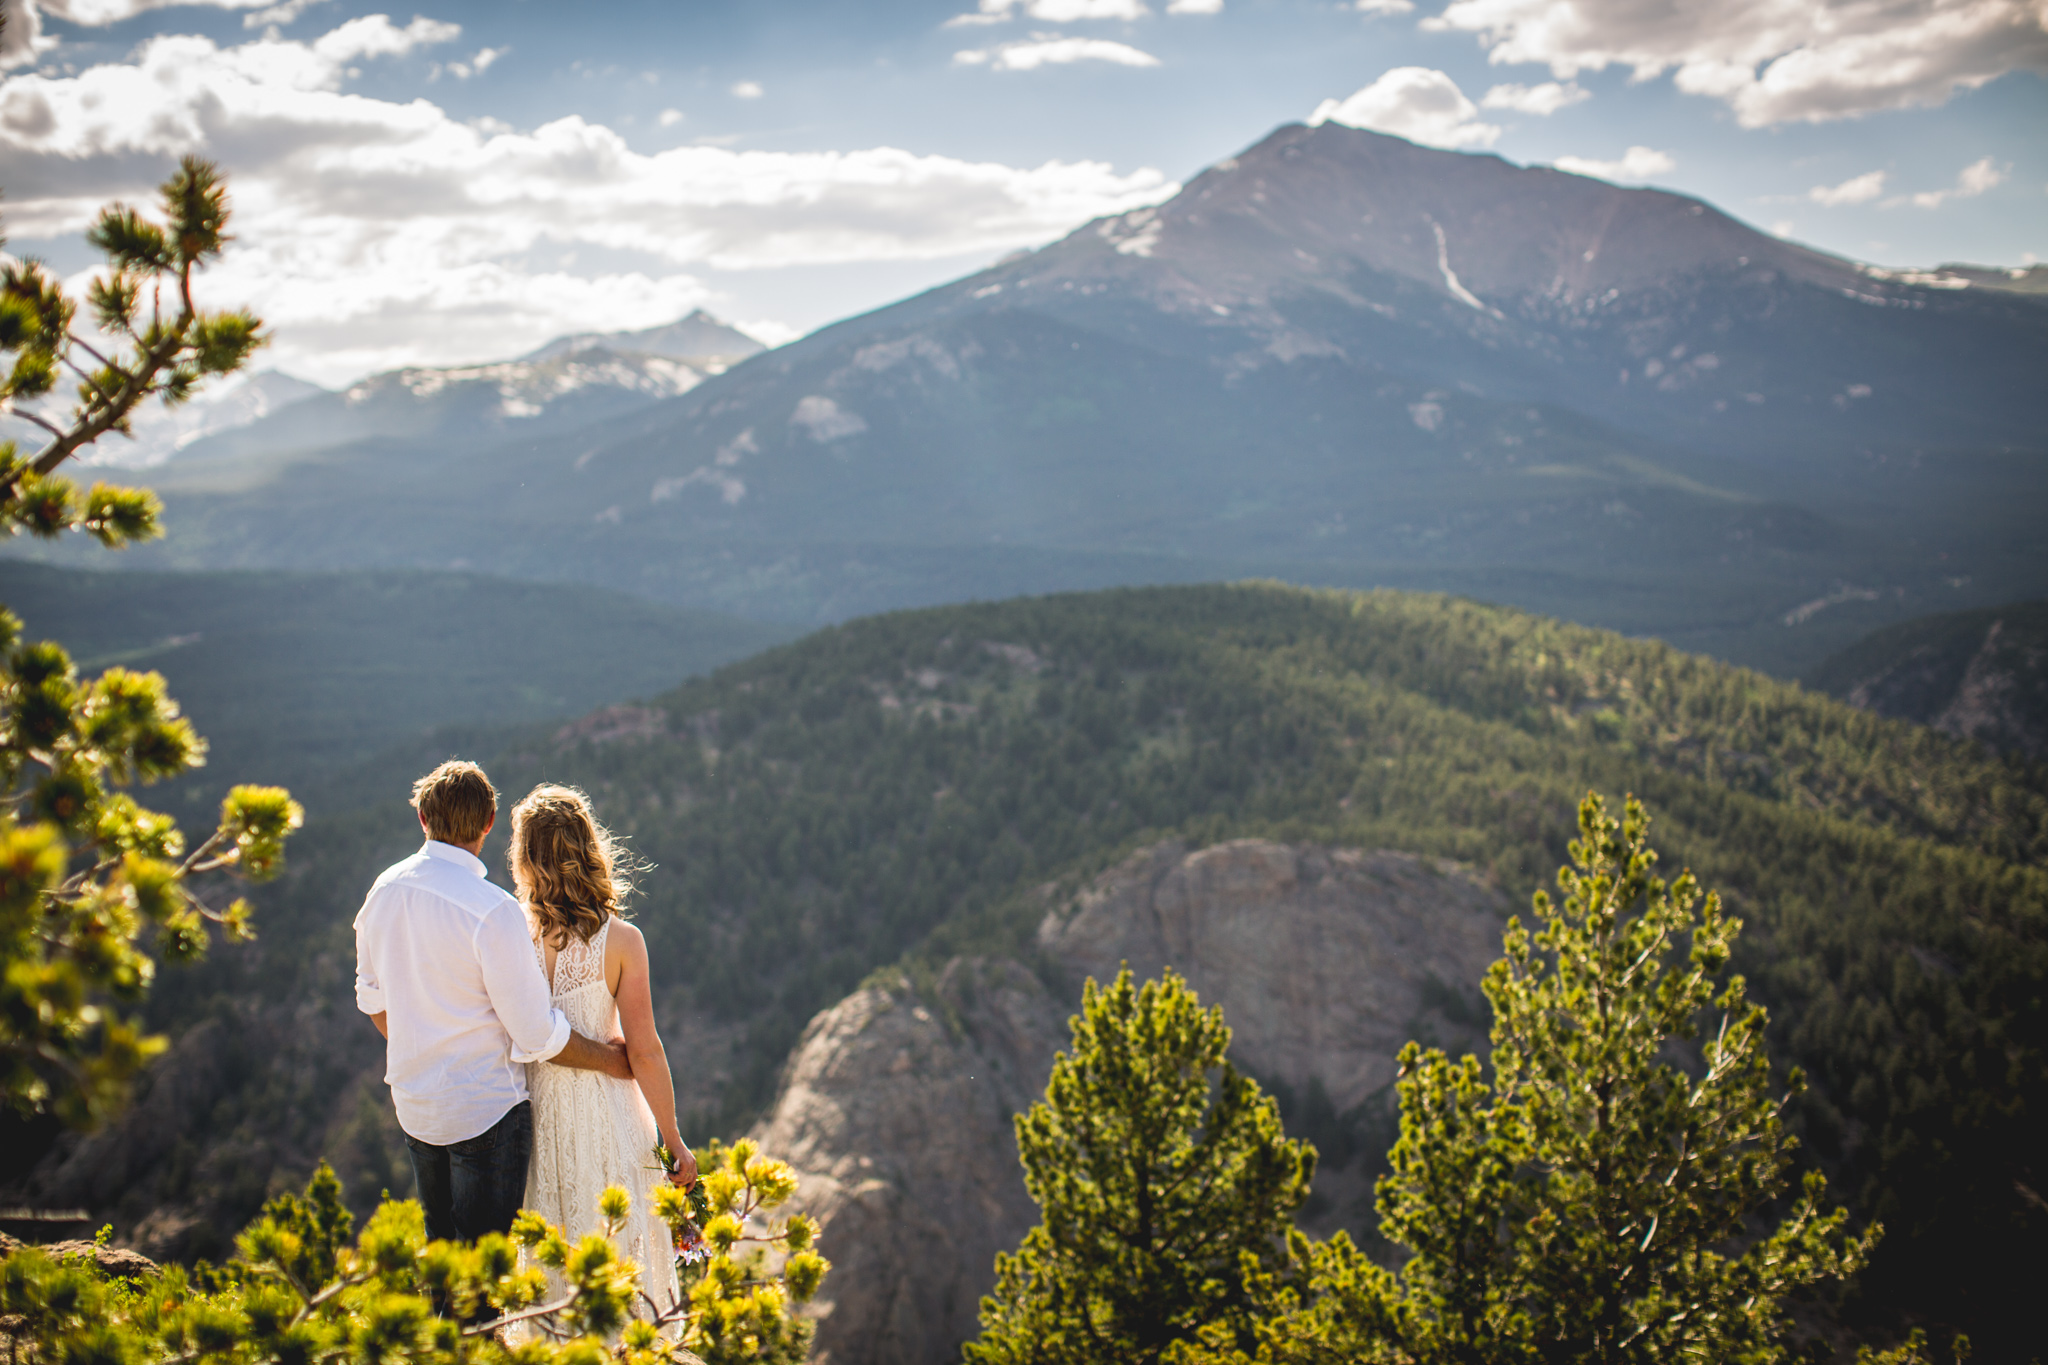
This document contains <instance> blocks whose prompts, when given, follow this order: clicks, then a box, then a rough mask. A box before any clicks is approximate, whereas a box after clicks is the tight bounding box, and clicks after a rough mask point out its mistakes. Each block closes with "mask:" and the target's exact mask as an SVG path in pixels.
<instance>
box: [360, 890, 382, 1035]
mask: <svg viewBox="0 0 2048 1365" xmlns="http://www.w3.org/2000/svg"><path fill="white" fill-rule="evenodd" d="M369 920H370V908H369V906H367V905H366V906H364V907H363V913H362V914H360V915H357V916H356V1008H357V1009H359V1010H361V1011H362V1012H363V1013H364V1014H383V1013H385V1012H386V1011H387V1010H389V1009H390V1005H389V1003H388V1002H387V1001H386V1000H385V999H384V983H383V982H382V981H379V980H378V979H377V963H376V959H375V958H374V957H373V956H372V954H371V951H370V949H371V943H370V935H371V933H372V928H371V926H370V923H369Z"/></svg>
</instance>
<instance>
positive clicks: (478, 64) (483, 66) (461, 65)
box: [427, 47, 512, 81]
mask: <svg viewBox="0 0 2048 1365" xmlns="http://www.w3.org/2000/svg"><path fill="white" fill-rule="evenodd" d="M511 50H512V49H511V48H509V47H486V48H481V49H479V50H478V52H477V54H476V56H474V57H471V58H470V59H469V60H468V61H466V62H449V63H448V64H447V65H445V66H443V65H442V64H441V63H439V62H435V63H434V65H433V66H432V67H431V68H430V69H429V70H428V72H427V79H428V80H435V79H438V78H439V76H440V75H441V73H442V72H443V71H445V72H447V73H448V74H449V75H451V76H453V77H454V78H455V79H456V80H458V81H466V80H468V79H469V78H470V77H471V76H481V75H483V74H484V72H486V71H488V70H490V69H491V63H492V62H495V61H497V60H498V58H500V57H502V56H504V55H505V54H506V53H507V52H510V51H511Z"/></svg>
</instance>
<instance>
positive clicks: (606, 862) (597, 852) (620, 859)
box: [512, 783, 641, 949]
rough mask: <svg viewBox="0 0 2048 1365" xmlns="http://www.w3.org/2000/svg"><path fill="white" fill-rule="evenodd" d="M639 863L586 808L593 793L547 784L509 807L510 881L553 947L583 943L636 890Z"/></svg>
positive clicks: (620, 911) (620, 908)
mask: <svg viewBox="0 0 2048 1365" xmlns="http://www.w3.org/2000/svg"><path fill="white" fill-rule="evenodd" d="M640 870H641V869H640V868H639V867H638V866H636V865H635V863H634V861H633V859H632V858H631V857H630V856H629V855H628V854H627V853H626V851H625V850H624V849H622V848H620V847H619V844H618V841H617V840H616V839H614V838H613V837H612V835H611V832H610V831H609V830H607V829H606V828H605V827H604V826H603V825H600V824H599V823H598V822H597V817H596V816H595V815H592V814H591V813H590V798H589V797H587V796H585V795H584V794H583V793H582V792H580V791H578V790H576V789H575V788H574V787H559V786H555V785H554V784H552V783H548V784H545V785H542V786H539V787H535V788H534V789H533V790H532V791H530V792H528V793H527V794H526V796H525V798H524V799H522V800H521V801H520V803H519V804H518V805H516V806H514V807H513V808H512V885H513V888H514V889H515V890H517V891H518V893H519V902H520V904H521V905H524V906H525V907H526V911H527V913H528V914H530V915H532V916H533V918H534V922H535V923H536V924H538V925H539V927H540V931H541V935H542V937H544V938H545V939H546V940H547V942H548V943H549V944H550V945H551V946H552V947H554V948H557V949H560V948H563V947H566V946H567V945H568V942H569V935H571V934H574V935H576V937H578V938H580V939H582V940H583V941H584V942H585V943H588V942H590V939H591V936H592V935H593V934H595V933H596V932H597V931H598V930H599V929H601V928H603V927H604V924H605V921H606V920H607V919H609V918H611V917H612V916H613V915H617V916H619V917H620V918H621V919H623V918H625V915H624V912H623V909H622V907H623V906H624V905H625V901H626V897H628V896H630V895H631V894H632V893H633V877H634V874H635V873H637V872H639V871H640Z"/></svg>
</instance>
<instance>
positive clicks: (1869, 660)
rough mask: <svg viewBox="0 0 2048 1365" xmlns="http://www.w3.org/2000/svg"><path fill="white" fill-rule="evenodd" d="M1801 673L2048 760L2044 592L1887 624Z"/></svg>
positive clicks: (1858, 697)
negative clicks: (2037, 597)
mask: <svg viewBox="0 0 2048 1365" xmlns="http://www.w3.org/2000/svg"><path fill="white" fill-rule="evenodd" d="M1806 681H1807V684H1808V685H1809V686H1811V687H1816V688H1818V689H1820V690H1821V691H1824V692H1827V693H1828V694H1829V695H1831V696H1834V697H1836V698H1838V699H1840V700H1842V701H1846V702H1848V703H1849V705H1851V706H1857V707H1861V708H1863V709H1864V710H1866V711H1875V712H1877V713H1878V714H1879V715H1882V716H1896V717H1898V718H1899V719H1901V720H1911V721H1918V722H1919V723H1920V724H1922V725H1926V726H1931V727H1932V728H1934V729H1936V730H1940V731H1942V732H1944V733H1946V734H1951V735H1954V736H1955V737H1956V738H1958V739H1974V740H1977V741H1978V742H1980V743H1982V744H1985V745H1988V746H1990V747H1991V748H1993V749H1996V750H1998V751H2000V752H2002V753H2009V754H2018V755H2021V756H2023V757H2025V758H2030V759H2033V760H2034V761H2036V762H2040V761H2043V760H2048V602H2014V603H2012V604H2010V605H2008V606H2004V607H1997V608H1993V609H1991V610H1986V611H1967V612H1951V613H1946V614H1943V615H1940V616H1923V617H1919V618H1917V619H1915V620H1911V621H1904V622H1901V623H1900V624H1898V625H1895V626H1888V627H1886V628H1885V629H1883V630H1880V631H1876V632H1873V633H1872V634H1870V635H1868V636H1866V637H1864V638H1863V639H1862V640H1859V641H1857V642H1856V643H1855V644H1853V645H1851V646H1850V647H1849V648H1847V649H1845V650H1843V651H1842V652H1841V653H1839V654H1837V655H1835V656H1834V657H1833V658H1830V659H1829V660H1827V661H1826V662H1825V663H1823V664H1821V665H1820V666H1819V667H1817V668H1815V669H1814V670H1813V671H1812V672H1811V673H1810V674H1808V675H1807V679H1806Z"/></svg>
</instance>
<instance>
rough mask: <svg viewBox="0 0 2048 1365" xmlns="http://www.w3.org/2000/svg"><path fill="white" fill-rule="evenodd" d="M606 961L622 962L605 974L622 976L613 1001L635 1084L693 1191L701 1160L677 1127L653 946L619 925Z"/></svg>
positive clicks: (678, 1176)
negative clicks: (652, 969) (651, 960)
mask: <svg viewBox="0 0 2048 1365" xmlns="http://www.w3.org/2000/svg"><path fill="white" fill-rule="evenodd" d="M605 956H606V957H608V958H611V957H616V958H617V961H616V962H607V963H605V968H606V974H607V975H611V973H612V972H614V971H616V972H617V973H618V975H617V976H615V977H614V978H613V979H614V980H615V981H616V982H617V984H616V985H615V986H613V987H612V995H613V996H614V997H615V998H616V999H617V1000H618V1002H619V1027H620V1029H621V1030H622V1031H623V1032H624V1033H625V1035H626V1056H627V1058H628V1059H630V1060H631V1062H632V1065H633V1079H634V1080H635V1081H636V1082H637V1083H638V1084H639V1086H640V1093H641V1094H642V1095H645V1096H646V1097H647V1107H648V1108H649V1109H652V1110H653V1111H654V1123H655V1127H656V1128H657V1129H658V1130H659V1131H660V1133H661V1141H662V1144H663V1145H664V1146H666V1147H667V1148H668V1149H669V1151H670V1153H672V1154H673V1155H674V1157H675V1159H676V1172H675V1176H674V1179H675V1181H676V1183H677V1184H679V1185H683V1186H686V1187H687V1186H689V1185H692V1184H694V1183H695V1182H696V1179H697V1158H696V1156H695V1155H693V1154H692V1153H691V1151H690V1149H689V1148H688V1147H686V1146H684V1145H683V1135H682V1133H681V1131H680V1130H679V1129H677V1127H676V1090H675V1081H674V1080H673V1079H672V1078H671V1077H670V1076H669V1073H668V1053H667V1052H665V1051H664V1050H663V1049H662V1046H661V1034H660V1033H658V1032H657V1031H656V1030H655V1027H654V989H653V984H652V982H651V981H650V980H649V978H648V971H647V940H646V939H645V938H643V937H642V936H641V934H640V931H639V930H638V929H636V928H634V927H633V926H632V925H631V924H629V923H628V922H626V921H625V920H620V919H615V920H613V921H612V928H611V933H610V935H609V936H608V938H607V941H606V943H605Z"/></svg>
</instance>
